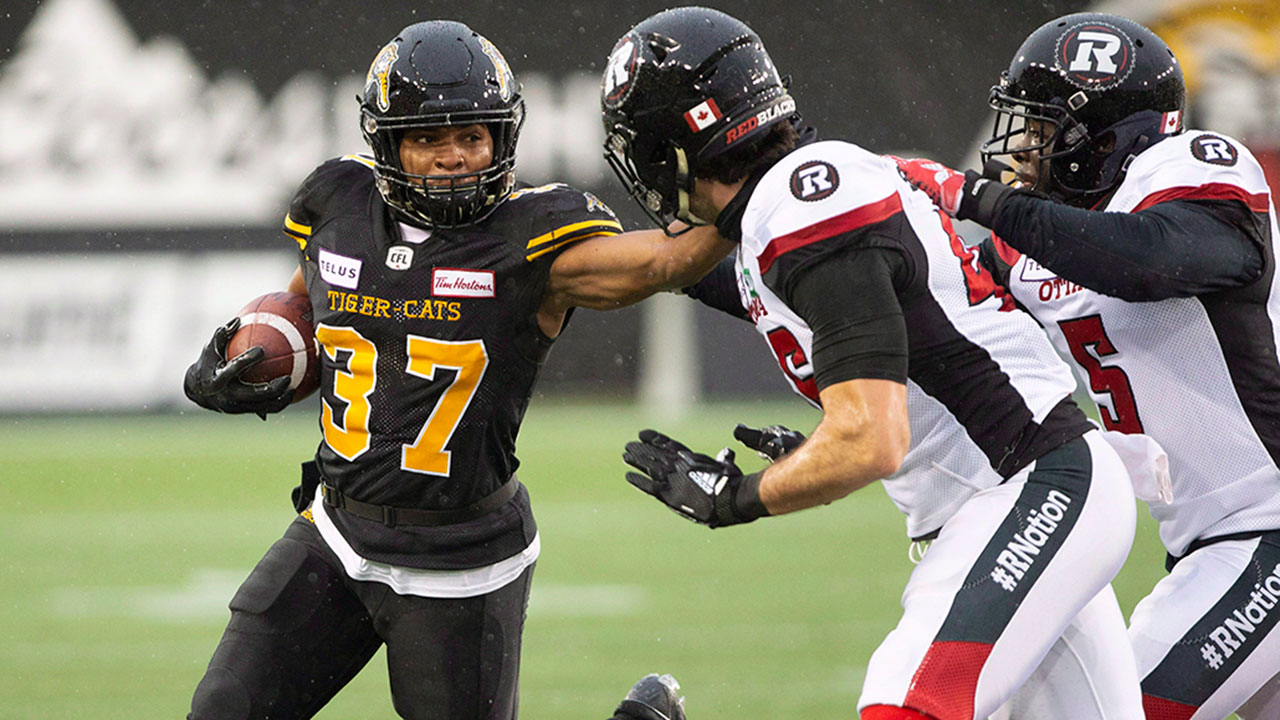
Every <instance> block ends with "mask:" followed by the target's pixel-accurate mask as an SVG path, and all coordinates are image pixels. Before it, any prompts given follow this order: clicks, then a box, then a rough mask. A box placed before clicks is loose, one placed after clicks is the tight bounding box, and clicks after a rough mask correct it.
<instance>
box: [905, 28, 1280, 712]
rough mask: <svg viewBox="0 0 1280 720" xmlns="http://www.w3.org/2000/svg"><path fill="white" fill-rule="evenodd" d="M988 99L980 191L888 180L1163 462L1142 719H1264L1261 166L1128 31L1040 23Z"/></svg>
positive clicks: (1270, 367) (1279, 313)
mask: <svg viewBox="0 0 1280 720" xmlns="http://www.w3.org/2000/svg"><path fill="white" fill-rule="evenodd" d="M989 97H990V104H991V106H992V108H993V109H995V110H996V111H997V114H996V125H995V128H994V131H993V133H992V138H991V140H989V141H988V142H987V143H986V144H985V145H984V146H983V148H982V149H983V154H984V156H985V158H986V159H987V160H988V161H992V160H996V164H995V165H994V166H989V167H988V168H987V175H988V177H983V176H982V175H980V174H979V173H977V172H974V171H970V172H968V173H963V174H962V173H959V172H956V171H954V170H951V169H949V168H946V167H944V166H942V165H939V164H937V163H934V162H931V161H927V160H919V159H917V160H904V161H901V163H900V167H901V169H902V172H903V174H904V176H905V177H906V178H907V179H908V180H910V181H911V182H913V183H914V184H915V185H917V186H919V187H920V188H921V189H923V190H925V191H926V192H928V193H929V194H930V195H931V196H932V197H933V198H934V199H935V201H936V202H937V203H938V205H939V207H941V208H942V209H944V210H945V211H946V212H947V213H949V214H950V215H952V216H955V217H958V218H961V219H971V220H975V221H977V222H978V223H980V224H981V225H984V226H986V227H989V228H991V229H992V230H993V231H994V233H995V236H996V238H993V239H991V240H988V241H987V242H986V243H984V245H983V249H982V259H983V261H984V262H985V263H986V264H987V265H988V267H989V268H990V270H991V271H992V273H993V275H994V276H996V277H998V278H999V279H1000V280H1001V281H1002V283H1003V285H1004V286H1006V287H1007V288H1008V290H1009V292H1010V294H1011V295H1012V297H1013V299H1014V300H1016V301H1017V302H1018V304H1019V306H1021V307H1022V308H1024V309H1026V310H1027V312H1029V313H1031V314H1032V315H1033V316H1035V317H1036V319H1037V320H1038V321H1039V322H1040V324H1041V325H1042V326H1043V327H1044V328H1045V331H1046V332H1047V333H1048V334H1049V336H1050V337H1051V338H1052V339H1053V340H1054V342H1055V343H1056V344H1057V345H1058V347H1059V350H1060V352H1061V353H1062V354H1063V356H1064V357H1070V358H1072V359H1073V361H1074V362H1075V364H1076V366H1077V373H1078V374H1079V375H1080V376H1081V378H1082V380H1083V381H1084V384H1085V387H1087V388H1088V389H1089V391H1090V393H1091V394H1092V396H1093V399H1094V400H1095V402H1096V403H1097V405H1098V407H1099V410H1100V416H1101V420H1102V422H1103V423H1104V424H1105V426H1106V427H1107V429H1108V430H1114V431H1117V432H1123V433H1135V432H1146V433H1148V434H1150V435H1151V436H1152V437H1154V438H1155V439H1156V440H1158V441H1159V442H1160V443H1161V444H1162V445H1163V446H1164V448H1165V449H1166V450H1167V451H1168V454H1169V464H1170V470H1171V476H1172V477H1171V483H1170V485H1169V486H1168V487H1166V488H1164V489H1163V490H1161V489H1160V488H1152V489H1151V491H1150V493H1149V496H1148V497H1144V499H1146V500H1148V503H1149V505H1150V509H1151V513H1152V515H1153V516H1154V517H1155V518H1156V519H1157V520H1158V521H1159V523H1160V536H1161V539H1162V540H1163V541H1164V544H1165V547H1166V549H1167V551H1168V559H1167V561H1166V564H1167V566H1168V567H1169V569H1170V570H1171V572H1170V573H1169V575H1167V576H1166V577H1164V578H1163V579H1161V580H1160V582H1159V583H1157V584H1156V586H1155V588H1154V589H1153V591H1152V592H1151V593H1150V594H1149V595H1148V596H1147V597H1146V598H1145V599H1143V600H1142V601H1141V602H1140V603H1139V604H1138V606H1137V607H1136V608H1135V609H1134V612H1133V616H1132V618H1131V621H1130V629H1129V637H1130V640H1131V641H1132V643H1133V647H1134V651H1135V654H1136V657H1137V662H1138V671H1139V674H1140V676H1141V678H1142V691H1143V695H1142V701H1143V706H1144V709H1145V711H1146V716H1147V717H1148V718H1152V719H1154V718H1160V719H1162V720H1165V719H1168V720H1175V719H1176V720H1185V719H1187V718H1196V719H1201V718H1213V719H1214V720H1217V719H1218V718H1222V717H1225V716H1227V715H1229V714H1230V713H1232V712H1238V714H1239V715H1240V716H1241V717H1242V718H1247V719H1252V718H1272V717H1280V675H1278V674H1277V672H1278V671H1280V629H1277V621H1278V620H1280V612H1277V611H1276V610H1275V609H1274V607H1275V605H1276V604H1277V603H1278V602H1280V601H1278V600H1277V598H1278V597H1280V595H1278V594H1277V593H1280V494H1277V493H1276V491H1275V489H1276V487H1277V486H1278V484H1280V403H1277V401H1276V400H1277V398H1280V355H1278V354H1277V350H1276V337H1277V335H1278V334H1280V330H1278V328H1277V320H1276V318H1277V317H1280V283H1278V282H1277V278H1276V273H1275V254H1276V242H1277V238H1276V236H1275V235H1276V228H1277V223H1276V216H1275V210H1274V205H1273V202H1272V193H1271V189H1270V188H1269V187H1268V185H1267V181H1266V178H1265V176H1264V174H1263V171H1262V168H1261V166H1260V165H1259V163H1258V162H1257V160H1256V159H1254V157H1253V155H1252V153H1250V152H1249V150H1248V148H1246V147H1245V146H1244V145H1243V144H1242V143H1240V142H1239V141H1238V140H1236V139H1234V138H1230V137H1227V136H1225V135H1222V134H1220V133H1214V132H1209V131H1203V130H1193V129H1189V128H1187V127H1186V126H1185V122H1184V121H1185V118H1184V117H1183V113H1184V110H1185V104H1184V98H1185V86H1184V82H1183V75H1182V67H1181V65H1180V64H1179V63H1178V60H1177V58H1175V57H1174V55H1173V52H1172V51H1171V50H1170V49H1169V47H1168V46H1167V45H1166V44H1165V43H1164V41H1163V40H1162V39H1161V38H1160V37H1159V36H1157V35H1156V34H1155V33H1153V32H1152V31H1151V30H1149V29H1147V28H1145V27H1143V26H1142V25H1140V24H1138V23H1136V22H1133V21H1132V20H1129V19H1128V18H1124V17H1119V16H1115V15H1108V14H1103V13H1079V14H1074V15H1067V16H1064V17H1060V18H1056V19H1054V20H1051V21H1049V22H1047V23H1045V24H1044V25H1042V26H1041V27H1040V28H1038V29H1037V30H1035V31H1034V32H1032V33H1031V34H1030V35H1029V36H1028V37H1027V38H1026V40H1025V41H1024V42H1023V43H1022V46H1021V47H1020V48H1019V49H1018V51H1017V52H1016V53H1015V54H1014V57H1013V60H1012V62H1011V63H1010V66H1009V68H1008V70H1007V71H1005V73H1004V74H1003V75H1002V77H1001V78H1000V81H999V83H998V84H997V85H996V86H994V87H993V88H991V91H990V96H989ZM1001 157H1007V158H1010V159H1011V160H1012V161H1013V164H1014V166H1015V170H1016V172H1015V173H1014V175H1015V178H1016V184H1017V187H1016V188H1014V187H1008V186H1005V185H1002V184H1001V183H1000V182H999V181H998V171H999V170H1000V169H1001V167H1002V164H1000V163H999V162H998V160H997V158H1001ZM1206 430H1207V431H1206ZM1019 709H1022V708H1019ZM1027 711H1028V712H1031V713H1033V714H1034V712H1035V709H1034V708H1031V709H1029V710H1027Z"/></svg>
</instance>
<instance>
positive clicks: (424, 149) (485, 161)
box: [400, 125, 493, 185]
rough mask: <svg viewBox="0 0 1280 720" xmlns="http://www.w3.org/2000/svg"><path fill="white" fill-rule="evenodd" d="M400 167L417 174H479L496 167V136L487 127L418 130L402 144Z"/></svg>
mask: <svg viewBox="0 0 1280 720" xmlns="http://www.w3.org/2000/svg"><path fill="white" fill-rule="evenodd" d="M400 164H401V165H402V166H403V167H404V171H405V172H407V173H411V174H414V175H462V176H466V175H477V174H479V173H480V172H481V171H482V170H484V169H485V168H487V167H489V166H490V165H492V164H493V136H491V135H490V134H489V128H487V127H485V126H484V125H446V126H442V127H429V128H414V129H412V130H409V131H408V132H406V133H405V134H404V138H403V139H402V140H401V141H400ZM447 182H448V180H427V181H426V183H427V184H428V185H432V184H444V183H447Z"/></svg>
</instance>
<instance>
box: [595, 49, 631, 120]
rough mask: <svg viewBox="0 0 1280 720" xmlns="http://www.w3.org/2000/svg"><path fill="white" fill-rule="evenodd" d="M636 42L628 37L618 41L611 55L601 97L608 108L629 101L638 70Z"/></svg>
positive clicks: (606, 67) (606, 68) (605, 70)
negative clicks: (629, 94)
mask: <svg viewBox="0 0 1280 720" xmlns="http://www.w3.org/2000/svg"><path fill="white" fill-rule="evenodd" d="M636 55H637V49H636V41H635V40H633V39H632V38H631V36H629V35H628V36H627V37H624V38H622V39H621V40H619V41H618V44H617V45H616V46H614V48H613V52H611V53H609V64H608V65H606V66H605V68H604V79H603V80H602V82H603V83H604V85H603V87H602V88H601V97H603V98H604V104H605V105H606V106H607V107H617V106H618V105H621V104H622V101H623V100H626V99H627V94H628V93H629V92H630V90H631V79H632V78H633V77H634V76H635V70H636Z"/></svg>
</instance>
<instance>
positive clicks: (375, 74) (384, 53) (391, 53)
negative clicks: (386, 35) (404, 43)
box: [364, 41, 399, 112]
mask: <svg viewBox="0 0 1280 720" xmlns="http://www.w3.org/2000/svg"><path fill="white" fill-rule="evenodd" d="M397 57H399V48H397V47H396V44H395V42H394V41H392V42H389V43H387V44H386V46H384V47H383V48H382V49H381V50H379V51H378V56H377V57H375V58H374V59H373V64H372V65H370V66H369V74H368V75H366V76H365V78H364V87H365V91H366V92H367V91H368V90H369V86H370V85H372V84H373V83H375V82H376V83H378V109H379V110H381V111H383V112H386V111H387V110H388V109H390V108H391V98H390V97H389V96H388V91H387V76H388V75H390V74H391V66H392V65H394V64H395V62H396V58H397Z"/></svg>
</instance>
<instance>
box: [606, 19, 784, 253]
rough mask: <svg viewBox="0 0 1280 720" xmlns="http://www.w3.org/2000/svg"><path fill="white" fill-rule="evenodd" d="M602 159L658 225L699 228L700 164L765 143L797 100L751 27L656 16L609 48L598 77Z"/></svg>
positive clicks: (730, 21)
mask: <svg viewBox="0 0 1280 720" xmlns="http://www.w3.org/2000/svg"><path fill="white" fill-rule="evenodd" d="M600 104H601V108H602V110H603V112H604V129H605V146H604V154H605V159H606V160H607V161H608V163H609V166H610V167H612V168H613V171H614V172H615V173H616V174H617V175H618V179H619V180H621V181H622V184H623V185H624V186H625V187H626V188H627V191H628V193H629V194H630V196H631V197H632V198H633V199H635V201H636V202H637V203H639V205H640V207H641V209H643V210H644V212H645V213H646V214H647V215H648V216H649V217H650V218H651V219H652V220H653V221H654V222H655V223H657V224H658V225H659V226H660V227H663V228H666V227H667V226H668V225H669V224H670V223H671V221H672V220H676V219H679V220H682V221H684V222H687V223H690V224H694V225H701V224H705V223H706V222H708V221H711V220H714V219H715V218H707V219H706V220H703V219H701V218H697V217H694V216H693V214H692V213H691V212H690V210H689V193H690V192H691V191H692V190H693V178H694V173H695V172H696V169H697V167H698V166H699V163H702V162H705V161H706V160H708V159H710V158H713V157H716V156H717V155H720V154H722V153H724V152H726V151H729V150H733V149H736V148H739V147H745V146H747V145H749V144H751V143H752V142H754V141H756V140H759V139H762V138H763V137H764V136H765V135H766V134H767V131H768V130H769V128H770V127H772V126H773V125H775V124H777V123H779V122H783V121H787V120H791V119H792V117H793V115H794V114H795V111H796V104H795V101H794V100H793V99H792V98H791V95H789V94H788V93H787V90H786V87H785V85H784V83H783V81H782V80H781V79H780V78H779V77H778V71H777V70H776V69H775V68H774V66H773V61H772V60H770V59H769V53H768V52H766V51H765V49H764V45H763V44H762V43H761V42H760V38H759V36H757V35H756V34H755V33H754V32H753V31H752V30H751V28H749V27H747V26H746V25H745V24H744V23H742V22H741V21H739V20H736V19H734V18H732V17H730V16H728V15H726V14H724V13H722V12H720V11H718V10H710V9H708V8H701V7H684V8H676V9H674V10H667V11H665V12H660V13H658V14H657V15H653V16H651V17H649V18H647V19H646V20H644V21H642V22H641V23H640V24H638V25H636V26H635V27H633V28H632V29H631V31H630V32H628V33H627V34H626V35H624V36H623V37H622V39H620V40H619V41H618V42H617V44H616V45H614V47H613V52H612V53H610V55H609V61H608V62H607V63H606V67H605V71H604V77H603V79H602V81H601V90H600Z"/></svg>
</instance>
